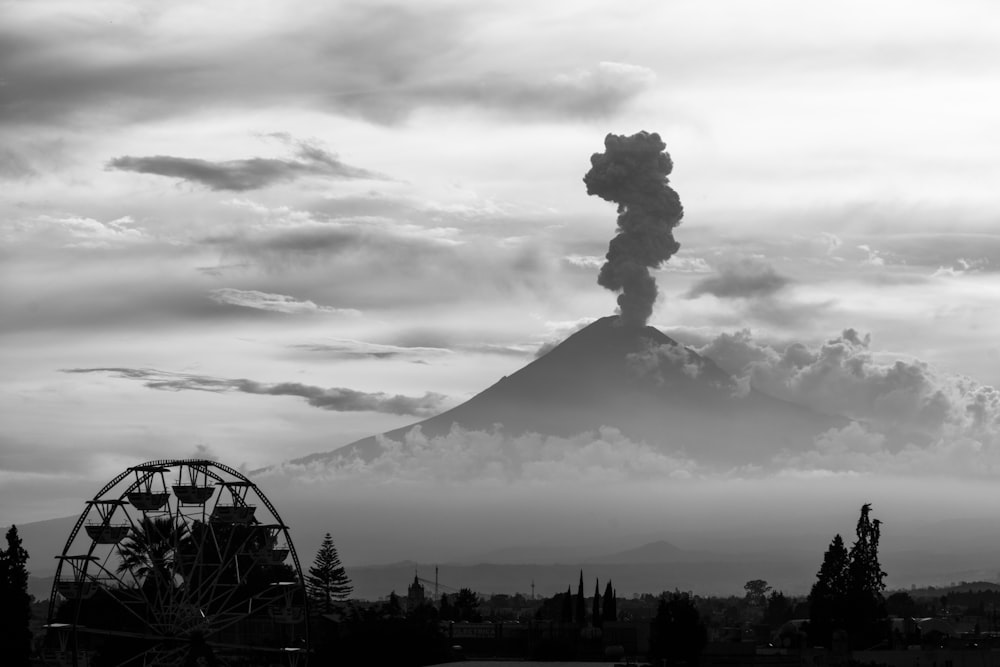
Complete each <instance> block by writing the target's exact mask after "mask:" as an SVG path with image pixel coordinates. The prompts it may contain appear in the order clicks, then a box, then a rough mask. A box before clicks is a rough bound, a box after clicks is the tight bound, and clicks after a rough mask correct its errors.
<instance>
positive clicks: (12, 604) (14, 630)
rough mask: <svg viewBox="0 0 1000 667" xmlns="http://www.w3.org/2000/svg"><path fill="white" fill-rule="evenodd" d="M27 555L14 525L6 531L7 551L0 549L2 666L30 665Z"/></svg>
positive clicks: (0, 639) (17, 666) (23, 666)
mask: <svg viewBox="0 0 1000 667" xmlns="http://www.w3.org/2000/svg"><path fill="white" fill-rule="evenodd" d="M27 562H28V552H27V551H25V550H24V548H23V547H22V546H21V538H20V537H19V536H18V534H17V526H11V527H10V530H8V531H7V548H6V549H0V646H2V647H3V649H4V653H3V656H4V664H5V665H11V666H12V667H27V666H28V665H29V664H30V662H31V629H30V627H29V626H30V623H31V596H30V595H28V570H27V568H26V567H25V563H27Z"/></svg>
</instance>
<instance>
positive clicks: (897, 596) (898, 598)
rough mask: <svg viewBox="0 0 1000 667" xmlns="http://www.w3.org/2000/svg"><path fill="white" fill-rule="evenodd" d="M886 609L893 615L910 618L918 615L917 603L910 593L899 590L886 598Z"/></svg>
mask: <svg viewBox="0 0 1000 667" xmlns="http://www.w3.org/2000/svg"><path fill="white" fill-rule="evenodd" d="M885 610H886V612H887V613H889V614H891V615H893V616H902V617H904V618H908V617H912V616H916V615H917V603H916V601H915V600H914V599H913V598H912V597H910V594H909V593H907V592H905V591H898V592H896V593H893V594H892V595H890V596H889V597H888V598H886V601H885Z"/></svg>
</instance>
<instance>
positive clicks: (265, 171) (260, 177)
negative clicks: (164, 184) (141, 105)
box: [107, 143, 384, 192]
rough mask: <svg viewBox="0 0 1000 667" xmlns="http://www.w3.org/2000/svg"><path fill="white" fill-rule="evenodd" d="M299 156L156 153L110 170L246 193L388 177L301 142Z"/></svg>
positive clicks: (120, 160) (123, 160)
mask: <svg viewBox="0 0 1000 667" xmlns="http://www.w3.org/2000/svg"><path fill="white" fill-rule="evenodd" d="M296 155H297V159H285V160H281V159H277V158H261V157H255V158H249V159H243V160H224V161H220V162H211V161H209V160H201V159H198V158H183V157H173V156H170V155H152V156H147V157H134V156H131V155H125V156H122V157H116V158H113V159H112V160H110V161H109V162H108V164H107V167H108V169H116V170H120V171H134V172H137V173H140V174H156V175H159V176H167V177H169V178H179V179H181V180H183V181H188V182H190V183H198V184H199V185H203V186H205V187H207V188H208V189H209V190H231V191H235V192H243V191H246V190H257V189H260V188H265V187H267V186H269V185H274V184H275V183H283V182H287V181H293V180H295V179H298V178H301V177H303V176H327V177H330V178H369V179H372V178H384V177H383V176H380V175H379V174H376V173H375V172H371V171H368V170H366V169H361V168H358V167H352V166H350V165H347V164H344V163H343V162H341V161H340V160H339V159H337V157H336V156H335V155H333V154H331V153H329V152H327V151H325V150H323V149H321V148H318V147H316V146H312V145H309V144H305V143H303V144H300V146H299V149H298V151H297V154H296Z"/></svg>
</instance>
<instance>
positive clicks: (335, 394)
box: [63, 368, 445, 417]
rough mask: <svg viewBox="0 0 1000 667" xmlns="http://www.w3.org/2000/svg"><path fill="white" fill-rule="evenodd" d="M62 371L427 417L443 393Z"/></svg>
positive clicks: (139, 371)
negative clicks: (366, 390)
mask: <svg viewBox="0 0 1000 667" xmlns="http://www.w3.org/2000/svg"><path fill="white" fill-rule="evenodd" d="M63 372H64V373H107V374H109V375H112V376H114V377H120V378H125V379H129V380H139V381H142V382H143V383H144V384H145V386H146V387H149V388H150V389H159V390H166V391H209V392H213V393H220V394H221V393H225V392H229V391H236V392H241V393H244V394H257V395H263V396H298V397H300V398H304V399H305V400H306V402H307V403H309V405H311V406H313V407H316V408H322V409H324V410H333V411H337V412H384V413H388V414H394V415H413V416H417V417H427V416H431V415H434V414H436V413H437V412H439V411H440V410H441V407H442V404H443V402H444V400H445V397H444V396H443V395H441V394H436V393H433V392H427V393H426V394H424V395H423V396H403V395H401V394H396V395H390V394H385V393H382V392H376V393H369V392H364V391H357V390H355V389H346V388H344V387H326V388H325V387H316V386H312V385H307V384H301V383H298V382H279V383H272V384H269V383H263V382H256V381H254V380H247V379H245V378H235V379H232V378H217V377H211V376H207V375H193V374H189V373H171V372H168V371H160V370H156V369H149V368H70V369H65V370H64V371H63Z"/></svg>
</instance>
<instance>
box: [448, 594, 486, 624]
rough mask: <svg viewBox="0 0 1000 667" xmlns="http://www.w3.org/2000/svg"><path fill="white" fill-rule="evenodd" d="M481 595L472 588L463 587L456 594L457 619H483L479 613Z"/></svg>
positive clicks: (475, 620) (476, 620)
mask: <svg viewBox="0 0 1000 667" xmlns="http://www.w3.org/2000/svg"><path fill="white" fill-rule="evenodd" d="M480 604H481V601H480V599H479V596H478V595H476V593H475V592H474V591H473V590H472V589H471V588H463V589H461V590H459V591H458V595H456V596H455V615H456V616H457V619H456V620H459V621H471V622H478V621H480V620H482V617H481V616H480V615H479V605H480Z"/></svg>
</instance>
